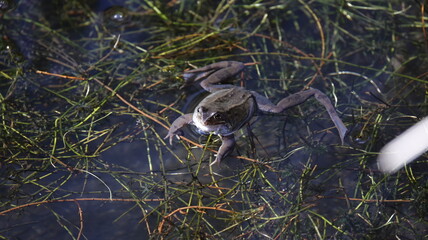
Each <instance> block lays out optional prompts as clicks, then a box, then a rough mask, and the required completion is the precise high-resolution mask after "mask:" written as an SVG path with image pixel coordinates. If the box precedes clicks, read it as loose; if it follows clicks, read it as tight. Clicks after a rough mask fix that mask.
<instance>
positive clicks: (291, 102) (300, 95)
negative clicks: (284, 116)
mask: <svg viewBox="0 0 428 240" xmlns="http://www.w3.org/2000/svg"><path fill="white" fill-rule="evenodd" d="M252 94H253V96H254V97H255V98H256V101H257V105H258V108H259V109H260V110H261V111H264V112H272V113H279V112H282V111H284V110H285V109H287V108H289V107H293V106H296V105H299V104H301V103H303V102H305V101H306V100H307V99H308V98H310V97H312V96H314V97H315V99H316V100H317V101H318V102H319V103H321V104H322V105H323V106H324V107H325V109H326V110H327V112H328V114H329V115H330V118H331V120H332V121H333V123H334V125H335V126H336V128H337V130H338V131H339V136H340V140H341V141H342V144H343V143H344V138H345V134H346V132H347V131H348V129H347V128H346V127H345V124H343V122H342V120H341V119H340V117H339V116H338V115H337V112H336V109H335V108H334V107H333V105H332V104H331V101H330V99H329V98H328V97H327V96H326V95H325V94H324V93H322V92H321V91H320V90H318V89H315V88H310V89H308V90H305V91H301V92H297V93H294V94H292V95H290V96H288V97H286V98H284V99H282V100H281V101H279V103H278V104H277V105H275V104H273V103H271V102H270V101H269V99H267V98H265V97H264V96H262V95H260V94H258V93H256V92H252Z"/></svg>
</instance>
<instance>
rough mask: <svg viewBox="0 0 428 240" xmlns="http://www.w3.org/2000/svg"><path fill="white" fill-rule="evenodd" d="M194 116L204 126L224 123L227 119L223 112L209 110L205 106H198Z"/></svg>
mask: <svg viewBox="0 0 428 240" xmlns="http://www.w3.org/2000/svg"><path fill="white" fill-rule="evenodd" d="M195 114H196V117H197V118H198V119H199V120H200V121H201V123H203V124H204V125H206V126H213V125H220V124H226V123H227V121H226V120H227V119H226V117H225V116H224V114H223V113H221V112H218V111H213V110H210V109H209V108H208V107H206V106H199V107H198V108H197V109H196V113H195Z"/></svg>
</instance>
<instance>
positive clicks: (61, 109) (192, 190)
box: [0, 1, 428, 239]
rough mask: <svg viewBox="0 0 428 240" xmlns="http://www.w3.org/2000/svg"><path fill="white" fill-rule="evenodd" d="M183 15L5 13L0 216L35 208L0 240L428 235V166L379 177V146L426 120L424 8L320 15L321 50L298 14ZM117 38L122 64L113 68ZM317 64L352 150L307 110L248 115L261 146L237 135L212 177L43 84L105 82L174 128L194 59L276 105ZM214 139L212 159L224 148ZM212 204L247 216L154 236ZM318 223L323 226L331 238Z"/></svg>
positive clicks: (138, 127)
mask: <svg viewBox="0 0 428 240" xmlns="http://www.w3.org/2000/svg"><path fill="white" fill-rule="evenodd" d="M6 2H7V3H8V4H7V6H6ZM189 2H193V1H189ZM189 2H187V1H186V2H185V3H180V2H179V1H170V2H168V4H166V3H165V4H157V3H153V2H152V1H142V2H140V1H67V2H64V1H19V2H18V1H17V2H12V1H3V2H2V1H0V9H2V13H1V15H0V17H1V18H2V19H1V23H0V31H1V32H2V35H3V37H2V40H1V49H0V51H1V55H0V57H1V59H0V60H1V65H0V70H1V71H2V75H1V76H0V77H1V79H0V80H1V86H0V92H1V95H2V99H1V103H2V119H3V123H2V130H1V131H2V132H1V135H2V136H3V137H2V143H3V146H4V147H3V149H2V152H1V153H0V154H1V155H3V156H4V159H5V160H4V161H2V163H1V164H2V165H1V172H0V174H1V181H2V184H1V199H2V205H1V210H7V209H11V208H13V207H16V206H21V205H24V204H26V203H30V202H41V203H40V204H39V205H34V206H26V207H21V208H19V209H16V210H13V211H11V212H9V213H6V214H4V215H3V216H0V218H1V223H0V236H1V237H2V238H4V239H76V238H80V239H125V238H126V239H148V238H161V236H165V237H166V238H168V239H186V238H188V239H198V238H213V239H216V238H219V239H222V238H224V239H231V238H233V237H235V238H236V239H263V238H265V237H267V236H269V237H271V238H275V237H278V238H279V239H288V238H293V237H295V238H306V239H313V238H319V237H320V235H323V236H324V238H327V239H333V238H339V239H360V238H374V239H376V238H378V237H379V236H382V237H385V238H392V237H395V236H398V237H399V238H403V237H404V236H407V237H408V239H413V238H422V237H423V236H424V235H425V236H426V234H427V232H426V224H425V223H424V222H423V220H424V219H425V222H426V207H424V206H423V204H424V203H425V204H426V202H427V200H426V199H427V194H426V192H427V189H426V183H427V176H426V167H427V164H426V160H427V159H426V155H425V156H422V157H421V158H419V159H418V160H417V161H416V162H415V163H412V165H411V167H412V168H411V172H412V173H411V174H410V173H409V170H407V172H406V170H403V171H402V172H400V173H398V174H397V175H394V176H390V177H389V178H388V177H387V176H384V175H383V174H381V173H380V172H378V171H377V167H376V162H375V159H376V152H377V151H379V149H380V148H381V147H382V146H383V145H384V144H385V143H386V142H388V141H389V140H391V139H392V138H394V137H395V136H396V135H398V134H399V133H400V132H402V131H403V130H404V129H406V128H408V127H409V126H411V125H412V124H413V123H415V122H416V121H417V120H418V119H419V118H422V117H423V116H426V115H427V109H428V108H427V101H426V83H427V80H426V77H425V71H426V70H425V68H424V67H422V66H425V64H426V59H427V58H426V44H425V43H424V36H423V34H422V33H421V31H420V29H416V28H414V27H409V24H410V23H412V22H413V21H414V19H413V18H412V16H413V15H412V14H416V15H415V18H416V19H417V17H416V16H417V14H419V10H420V9H419V8H418V6H417V4H416V5H406V4H405V3H402V4H399V3H395V2H393V3H391V4H390V5H388V4H385V5H383V4H382V3H376V2H374V3H370V4H368V5H367V6H372V7H373V6H377V7H373V8H370V7H367V6H366V7H363V6H360V8H358V7H356V8H355V6H354V7H352V6H351V5H349V4H348V5H347V4H344V5H341V6H339V5H336V3H323V2H322V1H320V2H313V3H311V5H310V8H311V9H314V10H315V14H316V15H317V16H318V18H319V19H320V21H321V23H322V24H321V26H322V27H323V29H324V32H323V34H324V35H323V37H324V41H325V50H324V53H323V50H322V49H323V44H321V40H320V32H319V31H318V29H317V27H316V26H317V23H316V21H314V18H313V17H311V11H309V10H308V9H307V6H305V5H303V4H302V3H301V2H299V1H289V2H281V1H268V2H266V3H259V4H260V5H258V4H256V3H252V2H250V1H237V2H236V3H234V4H233V5H232V6H229V7H230V9H229V8H227V9H229V10H225V11H223V12H221V13H217V12H216V11H215V10H216V8H215V7H214V6H216V5H218V4H220V5H221V4H224V3H223V2H221V1H194V4H193V3H189ZM2 4H4V5H2ZM152 4H154V5H152ZM376 4H380V5H376ZM3 6H4V7H3ZM153 6H157V7H153ZM223 6H224V5H223ZM339 10H340V11H339ZM400 11H403V12H402V13H400ZM325 13H328V14H325ZM323 14H324V15H323ZM335 24H336V25H335ZM204 25H206V26H209V27H204ZM220 29H221V30H220ZM214 31H219V32H221V34H218V35H216V36H215V37H212V38H209V40H201V43H200V44H195V45H192V44H193V43H192V42H191V41H190V42H185V43H183V42H180V41H181V39H182V38H183V39H186V38H189V39H190V38H191V37H190V36H192V34H201V33H206V32H208V33H209V32H214ZM250 33H253V34H250ZM119 34H120V41H119V42H118V47H117V49H119V50H114V51H113V52H111V53H110V51H111V49H112V48H113V46H114V45H115V43H116V40H117V36H118V35H119ZM183 41H185V40H183ZM232 43H233V44H235V45H233V44H232ZM174 44H176V46H174ZM180 44H181V45H180ZM187 44H188V45H189V47H187ZM236 45H239V47H237V46H236ZM177 49H179V50H177ZM180 49H184V50H183V51H180ZM168 51H171V53H169V52H168ZM302 52H303V53H304V54H303V53H302ZM321 54H324V55H323V56H324V58H325V59H326V61H325V63H323V64H325V66H323V67H322V68H320V69H319V71H321V72H322V76H320V75H318V76H317V77H316V78H314V79H313V80H314V81H313V84H311V86H312V87H315V88H318V89H320V90H321V91H323V92H325V93H326V94H327V95H329V97H330V98H331V99H332V101H333V103H334V104H335V106H336V108H337V110H338V112H339V115H340V116H341V118H342V119H343V121H344V122H345V124H346V125H347V127H348V128H349V131H350V132H349V134H348V136H347V137H346V144H345V145H343V146H342V145H340V139H339V137H338V134H337V131H336V129H334V128H333V127H332V126H333V124H332V123H331V121H330V120H329V118H328V116H327V114H326V113H325V111H324V109H323V108H322V106H321V105H320V104H319V103H317V102H316V101H314V100H313V99H312V100H309V101H307V102H306V103H304V104H302V105H300V106H298V107H295V108H292V109H290V110H288V111H287V112H286V113H284V114H279V115H278V116H271V115H266V116H258V117H257V118H254V120H253V121H252V123H251V131H250V133H248V132H247V130H246V129H245V128H244V129H242V130H240V131H239V132H237V133H236V134H235V136H236V139H237V147H236V151H235V152H234V153H233V154H232V156H231V157H228V158H227V159H225V160H224V162H223V163H222V165H221V166H214V167H213V168H212V169H210V168H209V167H208V163H209V162H210V161H213V153H212V152H210V151H208V150H204V149H200V148H195V147H192V148H191V150H190V151H189V150H188V149H186V147H185V146H184V145H182V144H181V143H180V142H179V141H177V140H174V145H173V146H169V145H164V144H163V142H162V140H161V138H163V137H164V136H165V135H166V133H167V131H166V129H164V128H163V127H161V126H160V125H158V124H156V123H154V122H153V121H151V120H150V119H148V118H145V117H142V116H141V115H140V114H137V113H136V112H135V111H133V110H131V109H130V108H129V107H128V106H126V104H124V102H123V101H119V100H118V99H117V98H115V97H112V94H111V92H109V91H107V90H106V88H103V87H101V86H100V85H97V84H95V83H94V81H91V80H89V81H80V80H76V81H74V80H70V79H68V78H60V77H54V76H46V75H43V74H39V73H37V72H36V70H40V71H46V72H50V73H56V74H62V75H67V76H72V77H85V78H89V79H92V78H97V79H99V80H100V81H101V82H103V83H104V84H106V85H108V86H110V87H112V88H115V87H117V89H119V90H118V92H119V94H121V96H124V97H125V99H127V100H128V101H130V102H132V103H133V104H134V105H136V106H137V107H138V108H139V109H143V110H144V111H145V112H150V113H156V114H159V116H160V118H159V119H163V120H164V119H166V117H168V120H169V122H172V121H173V120H174V119H175V118H176V117H178V116H179V115H180V114H179V113H177V112H174V111H171V110H167V111H166V113H163V112H161V110H162V109H164V107H165V105H170V104H171V103H173V102H175V101H176V100H177V99H179V100H178V101H177V102H176V104H175V105H174V106H173V108H176V109H177V110H178V111H182V112H185V113H187V112H191V111H192V108H193V107H194V106H195V102H197V100H199V99H201V98H202V97H203V96H204V93H202V92H201V90H200V87H198V86H197V84H195V85H192V86H187V87H184V88H180V87H181V86H182V81H181V80H180V79H179V76H180V75H181V73H182V72H183V71H184V69H186V68H190V67H189V65H188V64H186V61H193V62H192V64H194V65H197V66H203V65H205V64H208V63H211V62H214V61H220V60H239V61H243V62H248V63H249V62H256V63H258V65H254V66H248V67H247V68H246V70H245V72H244V78H245V81H244V82H239V83H236V84H244V85H245V86H246V87H247V88H248V89H252V90H255V91H257V92H259V93H261V94H264V95H266V96H267V97H269V98H270V99H272V101H273V102H278V101H279V100H280V99H281V98H283V97H285V96H288V95H290V94H292V93H294V92H297V91H299V90H301V89H303V87H304V86H305V85H306V84H308V83H309V82H310V81H311V80H312V76H313V75H314V74H315V73H316V72H317V69H316V68H315V67H314V62H316V63H317V66H318V67H319V66H320V65H323V64H320V62H319V59H318V57H319V56H321ZM103 56H108V57H107V58H106V59H103ZM314 56H316V57H315V58H313V59H312V57H314ZM217 57H218V59H217ZM204 59H207V61H206V62H203V61H202V60H204ZM100 60H103V61H100ZM99 61H100V62H99ZM413 78H416V79H418V80H415V79H413ZM158 80H162V82H161V83H160V84H158V85H155V86H153V87H149V86H151V85H152V84H154V83H157V81H158ZM121 84H124V86H123V87H122V85H121ZM97 109H102V110H100V111H98V110H97ZM96 110H97V111H96ZM164 117H165V118H164ZM88 119H92V120H93V121H92V120H88ZM163 120H162V122H165V121H163ZM13 129H15V130H16V132H15V131H14V130H13ZM184 133H185V136H186V137H189V138H190V139H191V140H193V141H196V142H199V143H205V142H206V140H207V138H208V136H203V135H202V136H201V135H200V134H198V133H196V132H195V131H193V130H192V129H191V128H187V129H185V130H184ZM23 136H26V137H23ZM213 137H214V136H213ZM214 138H215V137H214ZM29 139H32V140H31V141H30V140H29ZM218 141H219V140H218V139H217V138H215V140H214V143H211V144H209V147H210V148H213V149H217V148H218V146H219V142H218ZM54 146H55V147H54ZM190 146H191V145H190ZM187 148H190V147H187ZM189 153H192V154H193V155H194V156H191V155H190V154H189ZM52 156H57V157H59V158H60V159H61V160H62V161H63V162H65V163H66V165H68V166H72V167H73V168H75V170H74V171H70V169H67V168H66V167H64V166H62V165H61V164H59V163H58V162H56V161H55V160H54V158H53V157H52ZM234 156H246V157H249V158H253V159H257V160H258V161H261V162H267V163H269V166H270V167H266V166H265V165H263V164H260V165H252V164H251V163H250V162H249V161H248V160H244V159H238V158H236V157H234ZM179 159H180V160H179ZM50 162H51V163H50ZM79 169H84V170H85V171H80V170H79ZM221 196H224V198H222V197H221ZM110 197H111V198H112V199H114V200H115V201H109V200H108V199H109V198H110ZM363 198H368V199H375V200H376V199H377V200H380V199H389V200H394V199H398V200H400V199H401V200H403V199H404V200H408V199H415V200H414V201H411V202H407V201H403V202H400V201H397V202H391V203H376V201H373V202H369V203H363V202H362V200H361V199H363ZM59 199H63V200H64V199H65V200H67V201H65V202H58V201H56V200H59ZM73 199H78V200H76V201H73ZM159 199H160V200H159ZM213 203H217V204H219V205H218V206H221V207H223V208H225V209H229V210H230V209H232V210H233V211H235V212H237V213H239V214H242V215H239V214H238V215H239V217H238V215H236V216H235V217H236V219H233V216H231V215H229V214H226V213H225V212H220V211H212V210H206V214H204V218H203V220H200V219H199V220H198V217H200V216H199V215H198V214H200V212H198V211H195V212H192V211H190V212H187V213H185V210H182V211H180V212H179V214H174V215H172V216H173V218H172V219H173V220H171V221H172V222H173V225H171V224H169V223H168V221H167V223H165V225H164V227H163V229H162V234H159V232H158V228H159V226H160V224H161V223H162V220H164V216H166V215H167V214H169V213H172V212H173V211H174V210H176V209H178V208H180V207H185V206H214V205H213ZM296 203H299V204H296ZM294 204H296V205H294ZM359 204H361V205H359ZM297 205H298V206H299V207H297ZM308 206H310V207H308ZM425 206H426V205H425ZM305 207H308V209H309V210H307V209H306V210H302V209H303V208H305ZM200 211H202V210H200ZM210 211H212V212H210ZM251 211H253V212H252V213H251ZM186 214H188V215H186ZM288 214H289V216H295V217H293V218H289V217H287V216H288ZM279 216H281V217H279ZM308 216H309V217H308ZM319 216H323V217H324V218H321V217H319ZM323 219H328V222H327V221H326V222H323ZM390 219H392V220H390ZM400 219H404V220H402V221H401V220H400ZM388 220H390V223H389V224H386V223H387V222H388ZM314 222H318V223H319V222H322V223H321V224H320V225H321V226H324V225H325V226H324V227H325V229H322V233H317V232H316V231H315V230H314V229H315V228H314V227H313V226H315V225H317V224H316V223H314ZM384 224H386V225H385V226H384ZM332 225H334V227H332ZM82 226H83V227H82ZM207 226H208V227H207ZM228 226H230V229H227V230H225V231H224V232H221V233H216V231H220V230H222V229H225V228H227V227H228ZM291 226H294V227H291ZM290 228H292V229H299V231H297V230H294V231H293V230H289V229H290ZM177 229H178V230H177ZM338 229H340V230H338ZM281 231H283V234H282V232H281ZM323 231H324V232H323Z"/></svg>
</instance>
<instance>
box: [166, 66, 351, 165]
mask: <svg viewBox="0 0 428 240" xmlns="http://www.w3.org/2000/svg"><path fill="white" fill-rule="evenodd" d="M244 67H245V66H244V64H243V63H241V62H235V61H224V62H218V63H213V64H210V65H207V66H205V67H201V68H197V69H194V70H190V71H186V72H185V73H184V75H183V77H184V79H185V80H186V81H187V82H193V81H198V80H201V79H203V78H204V80H203V81H201V83H200V85H201V86H202V88H204V89H205V90H207V91H208V92H211V94H210V95H208V96H207V97H206V98H204V99H203V100H202V101H201V102H200V103H199V104H198V106H197V107H196V108H195V110H194V112H193V113H188V114H184V115H183V116H181V117H179V118H177V119H176V120H175V121H174V122H173V123H172V125H171V128H170V129H169V132H168V135H167V136H166V137H165V138H169V141H170V144H172V139H173V137H174V135H177V133H178V130H179V129H180V128H182V127H183V126H184V125H187V124H193V125H195V126H196V127H197V128H198V129H199V130H201V131H203V132H211V133H214V134H217V135H219V136H220V137H221V140H222V144H221V146H220V149H219V150H218V154H217V156H216V159H215V161H214V162H212V163H211V165H213V164H215V163H220V161H221V160H222V159H223V158H224V157H226V156H227V155H228V154H230V153H231V152H232V150H233V148H234V146H235V138H234V135H233V133H234V132H235V131H237V130H239V129H240V128H241V127H242V126H243V125H244V124H246V123H247V122H249V121H250V119H251V118H252V117H253V116H254V115H255V113H256V112H258V111H262V112H270V113H279V112H282V111H284V110H285V109H286V108H289V107H292V106H295V105H298V104H301V103H303V102H305V101H306V100H307V99H308V98H309V97H311V96H314V97H315V99H316V100H318V102H320V103H321V104H322V105H323V106H324V107H325V108H326V110H327V112H328V114H329V115H330V118H331V120H332V121H333V123H334V125H335V126H336V128H337V130H338V131H339V136H340V139H341V141H342V144H343V141H344V137H345V134H346V132H347V131H348V130H347V128H346V127H345V125H344V124H343V122H342V120H341V119H340V118H339V116H338V115H337V113H336V109H335V108H334V107H333V105H332V104H331V101H330V100H329V98H328V97H327V96H326V95H325V94H324V93H322V92H321V91H319V90H318V89H315V88H309V89H308V90H305V91H301V92H297V93H294V94H292V95H290V96H288V97H286V98H284V99H282V100H281V101H279V103H278V104H276V105H275V104H273V103H271V102H270V101H269V99H267V98H265V97H264V96H262V95H260V94H259V93H257V92H254V91H250V90H246V89H245V88H243V87H237V86H234V85H223V84H217V85H215V84H216V83H220V82H222V81H224V80H226V79H229V78H231V77H234V76H236V75H237V74H239V73H240V72H242V70H243V69H244Z"/></svg>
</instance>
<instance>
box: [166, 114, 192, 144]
mask: <svg viewBox="0 0 428 240" xmlns="http://www.w3.org/2000/svg"><path fill="white" fill-rule="evenodd" d="M192 122H193V113H188V114H184V115H182V116H181V117H179V118H177V119H175V121H174V122H173V123H172V124H171V127H170V129H169V131H168V134H167V135H166V136H165V138H164V139H168V138H169V144H172V138H173V137H174V136H175V135H177V133H178V130H180V128H182V127H183V126H185V125H187V124H191V123H192Z"/></svg>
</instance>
